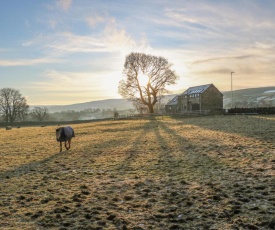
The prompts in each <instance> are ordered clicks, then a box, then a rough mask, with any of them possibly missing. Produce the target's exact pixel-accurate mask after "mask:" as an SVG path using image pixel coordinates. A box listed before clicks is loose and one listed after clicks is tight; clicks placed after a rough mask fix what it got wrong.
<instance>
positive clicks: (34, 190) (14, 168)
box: [0, 116, 275, 230]
mask: <svg viewBox="0 0 275 230" xmlns="http://www.w3.org/2000/svg"><path fill="white" fill-rule="evenodd" d="M55 128H56V127H53V126H49V127H29V128H27V127H22V128H20V129H17V128H13V129H12V130H7V131H6V130H4V129H2V130H1V134H0V181H1V182H0V185H1V187H0V226H1V227H0V228H1V229H124V230H126V229H275V116H261V117H260V116H213V117H193V118H191V117H189V118H181V119H172V118H168V117H164V118H161V119H148V120H119V121H105V122H104V121H103V122H93V123H88V124H79V125H74V126H73V128H74V129H75V132H76V138H75V139H73V142H72V148H71V150H69V151H63V152H62V153H59V144H58V143H57V142H56V140H55Z"/></svg>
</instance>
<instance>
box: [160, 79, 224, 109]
mask: <svg viewBox="0 0 275 230" xmlns="http://www.w3.org/2000/svg"><path fill="white" fill-rule="evenodd" d="M175 98H176V99H175ZM175 98H174V99H175V101H174V104H173V99H172V100H171V101H169V102H168V103H167V105H166V106H165V108H166V112H167V113H169V112H170V111H171V110H173V111H175V112H178V113H188V112H192V113H216V112H221V111H222V109H223V94H222V93H221V92H220V91H219V90H218V89H217V88H216V87H215V86H214V85H213V84H208V85H201V86H194V87H190V88H188V89H187V90H185V91H184V92H183V93H182V94H180V95H178V96H177V97H175ZM170 108H171V109H170ZM169 110H170V111H169Z"/></svg>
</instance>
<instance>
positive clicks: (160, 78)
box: [118, 53, 178, 113]
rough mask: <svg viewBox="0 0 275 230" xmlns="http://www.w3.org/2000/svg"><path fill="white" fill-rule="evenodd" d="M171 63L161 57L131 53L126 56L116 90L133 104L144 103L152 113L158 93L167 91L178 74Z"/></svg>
mask: <svg viewBox="0 0 275 230" xmlns="http://www.w3.org/2000/svg"><path fill="white" fill-rule="evenodd" d="M171 66H172V64H170V63H168V61H167V60H166V59H165V58H163V57H156V56H152V55H146V54H143V53H131V54H129V55H128V56H127V57H126V60H125V64H124V71H123V75H124V77H125V79H123V80H121V81H120V82H119V88H118V92H119V94H120V95H122V96H123V97H124V98H126V99H128V100H130V101H132V102H133V103H134V105H135V106H137V105H145V106H146V107H147V108H148V111H149V113H154V105H155V104H156V103H157V102H158V95H159V94H160V92H161V93H165V92H167V90H166V89H165V88H166V86H167V85H173V84H175V83H176V80H177V79H178V76H177V75H176V74H175V72H174V71H173V70H171Z"/></svg>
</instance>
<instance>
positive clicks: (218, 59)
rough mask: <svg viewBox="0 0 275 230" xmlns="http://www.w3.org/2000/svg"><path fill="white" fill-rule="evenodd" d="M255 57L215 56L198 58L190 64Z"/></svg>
mask: <svg viewBox="0 0 275 230" xmlns="http://www.w3.org/2000/svg"><path fill="white" fill-rule="evenodd" d="M253 57H257V56H256V55H242V56H235V57H216V58H208V59H204V60H199V61H195V62H192V64H202V63H208V62H215V61H227V60H241V59H247V58H253Z"/></svg>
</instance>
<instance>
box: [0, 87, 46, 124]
mask: <svg viewBox="0 0 275 230" xmlns="http://www.w3.org/2000/svg"><path fill="white" fill-rule="evenodd" d="M48 114H49V111H48V108H46V107H35V108H34V109H33V110H31V111H30V106H29V105H28V103H27V99H26V98H25V97H24V96H22V94H21V93H20V92H19V90H16V89H12V88H3V89H1V90H0V115H1V117H2V119H3V120H4V121H5V122H6V123H13V122H15V121H25V120H26V118H27V117H28V116H31V117H32V119H35V120H38V121H43V120H45V119H46V118H47V117H48Z"/></svg>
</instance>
